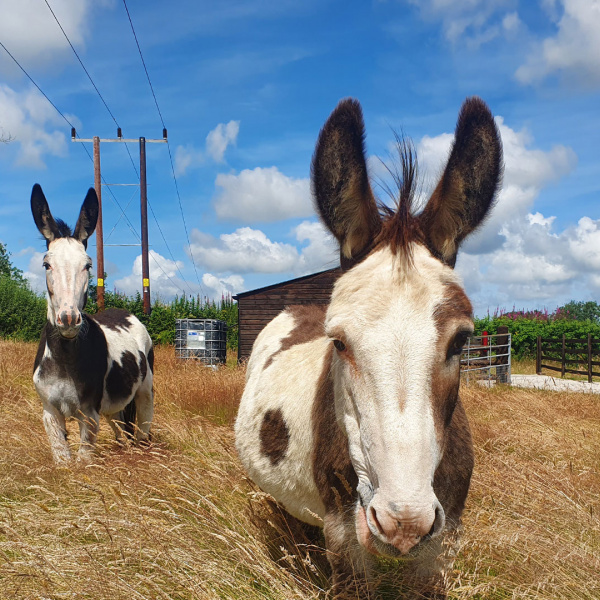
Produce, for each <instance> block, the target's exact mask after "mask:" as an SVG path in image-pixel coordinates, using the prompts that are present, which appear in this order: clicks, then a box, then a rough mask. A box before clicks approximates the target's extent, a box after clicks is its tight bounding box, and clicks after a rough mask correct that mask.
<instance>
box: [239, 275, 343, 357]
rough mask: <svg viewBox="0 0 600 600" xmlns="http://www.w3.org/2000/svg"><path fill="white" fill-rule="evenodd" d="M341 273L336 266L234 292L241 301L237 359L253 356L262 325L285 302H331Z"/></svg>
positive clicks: (277, 312) (286, 303)
mask: <svg viewBox="0 0 600 600" xmlns="http://www.w3.org/2000/svg"><path fill="white" fill-rule="evenodd" d="M341 273H342V271H341V269H340V268H339V267H337V268H335V269H329V270H327V271H321V272H320V273H313V274H312V275H305V276H304V277H298V278H297V279H290V280H289V281H283V282H282V283H276V284H274V285H269V286H267V287H263V288H259V289H257V290H251V291H249V292H243V293H241V294H238V295H237V296H234V297H233V298H234V300H237V303H238V332H239V342H238V359H239V360H242V359H244V358H248V357H249V356H250V352H251V351H252V344H254V340H255V339H256V337H257V336H258V334H259V333H260V332H261V330H262V328H263V327H264V326H265V325H266V324H267V323H268V322H269V321H271V320H272V319H274V318H275V317H276V316H277V315H278V314H279V313H280V312H281V311H282V310H283V309H284V308H285V307H286V306H291V305H294V304H328V303H329V297H330V296H331V290H332V289H333V284H334V282H335V280H336V279H337V278H338V277H339V276H340V274H341Z"/></svg>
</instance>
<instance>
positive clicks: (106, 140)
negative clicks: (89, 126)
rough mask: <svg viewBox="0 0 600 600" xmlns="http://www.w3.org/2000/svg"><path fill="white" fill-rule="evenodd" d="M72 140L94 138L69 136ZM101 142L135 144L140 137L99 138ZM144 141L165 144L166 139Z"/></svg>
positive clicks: (82, 140) (78, 140)
mask: <svg viewBox="0 0 600 600" xmlns="http://www.w3.org/2000/svg"><path fill="white" fill-rule="evenodd" d="M71 141H72V142H93V141H94V139H93V138H89V139H88V138H73V137H72V138H71ZM100 141H101V142H124V143H131V144H137V143H138V142H139V141H140V138H135V139H129V138H114V139H110V138H107V139H105V138H100ZM146 143H153V144H166V143H167V140H166V139H162V140H149V139H147V138H146Z"/></svg>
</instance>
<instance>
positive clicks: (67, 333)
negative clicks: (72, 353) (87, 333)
mask: <svg viewBox="0 0 600 600" xmlns="http://www.w3.org/2000/svg"><path fill="white" fill-rule="evenodd" d="M57 329H58V333H59V334H60V337H62V338H64V339H65V340H74V339H75V338H76V337H77V336H78V335H79V332H80V331H81V327H69V328H65V329H61V328H60V327H58V328H57Z"/></svg>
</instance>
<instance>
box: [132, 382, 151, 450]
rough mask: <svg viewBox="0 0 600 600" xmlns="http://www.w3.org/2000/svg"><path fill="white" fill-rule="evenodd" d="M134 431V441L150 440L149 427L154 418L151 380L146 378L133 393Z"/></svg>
mask: <svg viewBox="0 0 600 600" xmlns="http://www.w3.org/2000/svg"><path fill="white" fill-rule="evenodd" d="M135 410H136V424H137V427H136V430H135V441H136V442H139V441H142V440H148V439H150V425H152V418H153V417H154V391H153V389H152V378H150V377H147V378H146V379H145V380H144V382H143V383H142V385H140V387H139V388H138V391H137V392H136V393H135Z"/></svg>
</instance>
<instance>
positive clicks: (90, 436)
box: [77, 409, 100, 461]
mask: <svg viewBox="0 0 600 600" xmlns="http://www.w3.org/2000/svg"><path fill="white" fill-rule="evenodd" d="M77 420H78V421H79V436H80V441H81V444H80V446H79V452H78V454H77V459H78V460H83V461H89V460H90V459H91V458H92V455H93V454H94V447H95V446H96V438H97V437H98V428H99V421H100V415H99V414H98V412H97V411H96V410H94V409H87V410H86V411H85V412H84V411H83V410H80V411H79V415H77Z"/></svg>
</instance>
